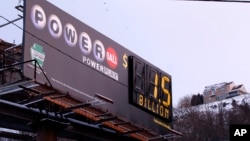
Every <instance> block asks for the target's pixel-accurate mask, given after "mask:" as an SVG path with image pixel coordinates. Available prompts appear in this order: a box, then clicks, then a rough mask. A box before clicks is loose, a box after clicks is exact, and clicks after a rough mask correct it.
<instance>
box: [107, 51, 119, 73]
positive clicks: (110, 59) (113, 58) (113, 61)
mask: <svg viewBox="0 0 250 141" xmlns="http://www.w3.org/2000/svg"><path fill="white" fill-rule="evenodd" d="M106 59H107V63H108V66H109V67H110V68H111V69H115V68H116V67H117V65H118V57H117V53H116V51H115V50H114V49H113V48H112V47H109V48H108V49H107V52H106Z"/></svg>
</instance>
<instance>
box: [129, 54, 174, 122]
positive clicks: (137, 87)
mask: <svg viewBox="0 0 250 141" xmlns="http://www.w3.org/2000/svg"><path fill="white" fill-rule="evenodd" d="M129 100H130V103H131V104H134V105H136V106H137V107H139V108H142V109H143V110H145V111H147V112H149V113H151V114H153V115H155V116H157V117H158V118H161V119H164V121H167V122H171V120H172V108H171V107H172V92H171V76H170V75H168V74H167V73H165V72H163V71H161V70H159V69H158V68H156V67H154V66H152V65H150V64H146V63H145V61H142V60H140V59H138V58H136V57H134V56H130V57H129Z"/></svg>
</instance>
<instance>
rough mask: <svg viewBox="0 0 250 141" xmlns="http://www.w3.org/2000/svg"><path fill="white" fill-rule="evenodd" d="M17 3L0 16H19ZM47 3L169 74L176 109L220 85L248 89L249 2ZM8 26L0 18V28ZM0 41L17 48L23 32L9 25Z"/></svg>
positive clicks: (131, 0)
mask: <svg viewBox="0 0 250 141" xmlns="http://www.w3.org/2000/svg"><path fill="white" fill-rule="evenodd" d="M18 1H19V0H8V1H2V2H1V5H2V6H1V9H0V16H3V17H5V18H8V19H9V20H12V19H15V18H17V17H18V16H17V14H21V13H20V12H19V11H17V10H16V9H15V8H14V7H15V6H16V5H17V4H18ZM49 1H51V2H52V3H53V4H55V5H56V6H57V7H59V8H61V9H63V10H64V11H66V12H67V13H69V14H71V15H73V16H74V17H76V18H78V19H79V20H81V21H82V22H84V23H86V24H87V25H89V26H91V27H92V28H94V29H96V30H97V31H99V32H101V33H103V34H104V35H106V36H107V37H109V38H111V39H112V40H114V41H116V42H118V43H119V44H121V45H122V46H124V47H125V48H127V49H129V50H131V51H132V52H134V53H136V54H137V55H139V56H141V57H142V58H144V59H146V60H147V61H149V62H151V63H152V64H154V65H155V66H157V67H159V68H161V69H162V70H164V71H166V72H167V73H169V74H170V75H171V76H172V81H173V82H172V84H173V89H172V90H173V103H174V105H176V104H177V102H178V101H179V99H180V98H181V97H183V96H185V95H188V94H193V93H195V94H197V93H198V92H199V93H202V92H203V90H204V88H205V86H207V85H212V84H216V83H221V82H230V81H234V82H235V83H236V84H244V85H245V87H246V89H247V90H248V91H250V63H249V61H250V18H249V15H250V3H249V4H248V3H222V2H192V1H174V0H119V1H117V0H74V1H73V2H72V1H62V0H49ZM5 22H6V21H5V20H3V19H2V18H1V17H0V25H2V24H4V23H5ZM16 23H17V24H18V25H20V26H21V27H22V22H21V21H19V22H16ZM0 38H1V39H3V40H5V41H7V42H15V43H16V44H18V43H21V42H22V31H21V30H20V29H18V28H17V27H15V26H13V25H8V26H5V27H3V28H0Z"/></svg>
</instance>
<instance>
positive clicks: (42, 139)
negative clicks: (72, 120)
mask: <svg viewBox="0 0 250 141" xmlns="http://www.w3.org/2000/svg"><path fill="white" fill-rule="evenodd" d="M68 125H69V123H64V122H59V121H56V120H52V119H48V118H45V119H41V120H40V121H38V122H35V123H30V124H29V126H30V127H31V128H32V129H33V130H35V131H36V133H37V137H36V141H57V135H58V133H59V132H60V130H62V129H64V128H65V127H67V126H68Z"/></svg>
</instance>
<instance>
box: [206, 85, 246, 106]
mask: <svg viewBox="0 0 250 141" xmlns="http://www.w3.org/2000/svg"><path fill="white" fill-rule="evenodd" d="M247 93H248V92H247V90H246V88H245V87H244V85H243V84H240V85H235V83H234V82H223V83H218V84H214V85H210V86H206V87H205V90H204V91H203V101H204V104H206V103H210V102H215V101H220V100H223V99H226V98H231V97H234V96H238V95H242V94H247Z"/></svg>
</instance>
